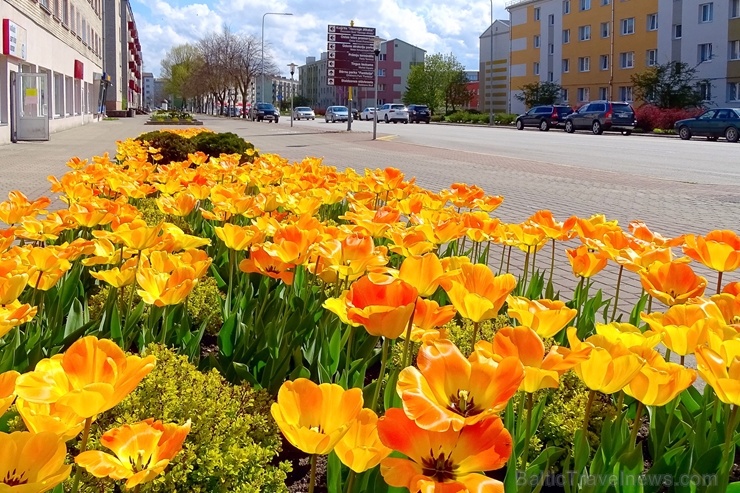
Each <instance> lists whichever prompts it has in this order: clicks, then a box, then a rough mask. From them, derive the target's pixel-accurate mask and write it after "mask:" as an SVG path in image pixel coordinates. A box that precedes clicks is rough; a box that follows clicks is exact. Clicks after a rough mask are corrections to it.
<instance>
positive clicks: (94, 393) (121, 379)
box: [15, 336, 154, 418]
mask: <svg viewBox="0 0 740 493" xmlns="http://www.w3.org/2000/svg"><path fill="white" fill-rule="evenodd" d="M153 368H154V356H147V357H145V358H140V357H139V356H126V354H125V353H124V352H123V351H122V350H121V348H119V347H118V346H116V344H115V343H114V342H112V341H110V340H107V339H101V340H98V339H97V338H96V337H93V336H88V337H83V338H82V339H78V340H77V341H76V342H75V343H74V344H72V345H71V346H70V347H69V349H67V351H66V352H64V354H57V355H55V356H52V357H51V358H47V359H42V360H41V361H39V362H38V364H37V365H36V369H35V370H34V371H31V372H28V373H25V374H23V375H21V376H20V377H18V380H17V381H16V387H15V392H16V394H17V395H18V397H20V398H22V399H24V400H26V401H29V402H32V403H38V404H54V403H58V404H59V405H61V406H66V407H69V408H71V409H72V410H73V411H74V412H75V413H77V414H78V415H79V416H80V417H83V418H92V417H93V416H95V415H98V414H100V413H102V412H105V411H107V410H108V409H111V408H112V407H114V406H116V405H118V403H119V402H121V401H122V400H123V399H124V398H125V397H126V396H127V395H128V394H130V393H131V392H132V391H133V390H134V389H135V388H136V386H137V385H138V384H139V382H141V380H142V379H143V378H144V377H145V376H147V375H148V374H149V372H151V371H152V369H153Z"/></svg>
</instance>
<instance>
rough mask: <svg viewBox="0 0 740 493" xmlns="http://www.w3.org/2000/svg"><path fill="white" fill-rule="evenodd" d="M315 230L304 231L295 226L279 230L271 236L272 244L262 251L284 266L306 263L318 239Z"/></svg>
mask: <svg viewBox="0 0 740 493" xmlns="http://www.w3.org/2000/svg"><path fill="white" fill-rule="evenodd" d="M318 233H319V232H318V231H317V230H315V229H314V230H304V229H302V228H300V227H298V226H296V225H292V226H286V227H284V228H281V229H279V230H278V231H277V232H276V233H275V235H274V236H273V239H272V241H273V242H272V243H271V244H266V245H265V246H264V247H263V248H264V250H265V251H266V252H267V253H269V254H270V255H272V256H273V257H277V258H279V259H280V260H281V261H282V262H284V263H286V264H302V263H303V262H305V261H306V259H307V258H308V254H309V249H310V248H311V245H313V244H314V242H315V241H316V238H317V237H318Z"/></svg>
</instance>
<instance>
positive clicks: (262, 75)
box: [260, 0, 493, 102]
mask: <svg viewBox="0 0 740 493" xmlns="http://www.w3.org/2000/svg"><path fill="white" fill-rule="evenodd" d="M492 1H493V0H492ZM268 15H293V14H292V13H290V12H265V13H264V15H263V16H262V58H261V62H260V97H261V98H262V102H264V101H265V17H267V16H268Z"/></svg>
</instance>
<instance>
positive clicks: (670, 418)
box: [654, 397, 678, 462]
mask: <svg viewBox="0 0 740 493" xmlns="http://www.w3.org/2000/svg"><path fill="white" fill-rule="evenodd" d="M677 405H678V398H677V397H676V398H674V399H673V400H672V401H671V402H669V403H668V405H666V409H667V410H668V420H667V421H666V425H665V427H664V428H663V433H662V434H661V435H660V442H659V444H658V448H657V449H656V450H655V459H654V462H657V461H658V460H659V459H660V457H661V456H662V455H663V450H664V449H665V446H666V441H667V440H668V435H669V434H670V431H671V429H672V428H671V426H672V425H673V416H674V415H675V414H676V406H677Z"/></svg>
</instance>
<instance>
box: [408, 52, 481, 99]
mask: <svg viewBox="0 0 740 493" xmlns="http://www.w3.org/2000/svg"><path fill="white" fill-rule="evenodd" d="M463 79H465V67H463V65H462V64H461V63H460V62H458V61H457V58H455V55H453V54H452V53H450V54H449V55H445V54H442V53H435V54H434V55H429V56H428V57H426V59H425V60H424V63H423V64H419V65H414V66H412V67H411V72H410V73H409V78H408V81H407V85H406V92H405V93H404V95H403V98H402V100H403V102H404V103H405V104H413V103H417V104H426V105H427V106H429V109H430V110H431V111H432V112H434V111H435V109H439V108H441V107H443V106H444V108H445V111H446V110H447V109H448V108H449V107H452V108H453V109H454V108H455V106H458V105H463V104H465V103H461V102H460V101H462V100H464V99H465V96H466V95H465V94H464V92H462V91H460V83H461V81H462V80H463ZM466 82H467V80H466ZM466 89H467V87H466ZM467 100H468V101H470V98H469V97H468V99H467Z"/></svg>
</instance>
